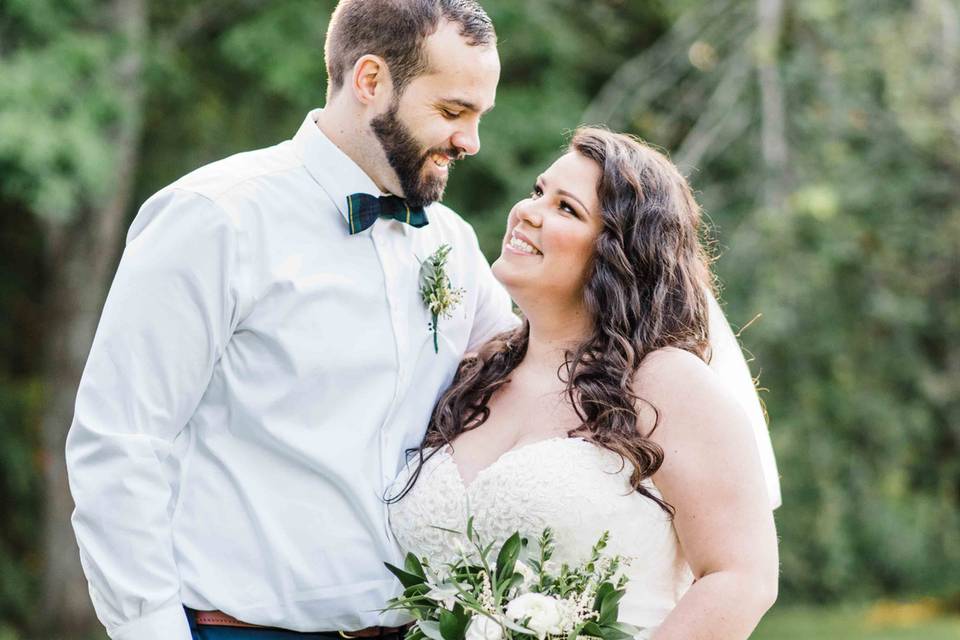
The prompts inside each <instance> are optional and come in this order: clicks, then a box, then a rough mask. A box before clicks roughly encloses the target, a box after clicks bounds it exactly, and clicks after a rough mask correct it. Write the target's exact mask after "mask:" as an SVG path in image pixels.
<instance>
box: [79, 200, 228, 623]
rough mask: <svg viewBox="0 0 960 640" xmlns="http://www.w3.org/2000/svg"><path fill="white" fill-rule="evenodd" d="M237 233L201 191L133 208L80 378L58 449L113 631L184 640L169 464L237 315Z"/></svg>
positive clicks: (89, 571) (98, 598) (84, 558)
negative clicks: (135, 211) (166, 462)
mask: <svg viewBox="0 0 960 640" xmlns="http://www.w3.org/2000/svg"><path fill="white" fill-rule="evenodd" d="M237 237H238V234H237V233H236V231H235V228H234V225H233V224H232V223H231V220H230V219H229V218H228V216H227V215H226V214H224V212H223V211H221V210H220V209H219V208H218V207H217V206H216V205H215V204H214V203H213V202H211V201H210V200H209V199H207V198H205V197H203V196H201V195H198V194H195V193H191V192H187V191H182V190H178V189H167V190H165V191H162V192H160V193H159V194H157V195H155V196H154V197H153V198H151V199H150V200H149V201H147V203H146V204H144V206H143V208H142V209H141V210H140V212H139V214H138V215H137V218H136V219H135V221H134V223H133V225H132V227H131V229H130V232H129V234H128V238H127V246H126V248H125V250H124V254H123V257H122V259H121V261H120V265H119V267H118V269H117V274H116V276H115V278H114V281H113V284H112V286H111V288H110V293H109V295H108V297H107V301H106V304H105V306H104V310H103V314H102V317H101V319H100V324H99V326H98V328H97V333H96V337H95V339H94V342H93V346H92V348H91V351H90V355H89V357H88V360H87V364H86V367H85V369H84V372H83V376H82V379H81V382H80V386H79V390H78V394H77V402H76V410H75V414H74V419H73V423H72V425H71V427H70V432H69V434H68V437H67V445H66V458H67V469H68V472H69V479H70V490H71V493H72V494H73V498H74V502H75V510H74V513H73V526H74V531H75V533H76V536H77V541H78V544H79V547H80V558H81V562H82V564H83V568H84V572H85V573H86V576H87V579H88V582H89V584H90V592H91V596H92V599H93V603H94V608H95V609H96V611H97V615H98V617H99V618H100V621H101V622H102V623H103V624H104V626H106V628H107V631H108V633H109V635H110V637H111V638H114V639H121V638H122V639H124V640H126V639H131V640H132V639H134V638H136V639H137V640H153V639H156V640H161V639H163V640H171V639H173V640H177V639H183V640H187V639H189V638H190V631H189V628H188V626H187V622H186V617H185V615H184V612H183V608H182V605H181V601H180V582H179V577H178V572H177V567H176V563H175V561H174V555H173V542H172V531H171V522H170V515H169V514H170V503H171V499H172V489H171V487H170V485H169V482H168V481H167V478H166V476H165V475H164V470H163V462H164V459H165V458H166V457H167V456H168V455H169V454H170V451H171V447H172V444H173V441H174V439H175V438H176V437H177V435H178V434H179V433H180V432H181V431H182V430H183V428H184V427H185V426H186V424H187V422H188V421H189V420H190V417H191V415H192V414H193V412H194V410H195V409H196V407H197V404H198V403H199V401H200V399H201V397H202V396H203V393H204V391H205V390H206V387H207V385H208V383H209V381H210V377H211V375H212V372H213V368H214V366H215V364H216V362H217V360H218V359H219V357H220V355H221V353H222V350H223V348H224V346H225V345H226V343H227V341H228V340H229V338H230V335H231V334H232V330H233V325H234V323H235V318H236V308H237V295H238V294H237V291H236V288H235V285H234V282H235V264H236V260H237V252H238V249H237V247H238V241H237Z"/></svg>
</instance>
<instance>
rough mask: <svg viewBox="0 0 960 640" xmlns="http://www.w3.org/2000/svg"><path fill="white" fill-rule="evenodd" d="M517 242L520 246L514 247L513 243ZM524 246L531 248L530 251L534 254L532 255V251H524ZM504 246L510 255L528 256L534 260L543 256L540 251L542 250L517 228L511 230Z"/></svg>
mask: <svg viewBox="0 0 960 640" xmlns="http://www.w3.org/2000/svg"><path fill="white" fill-rule="evenodd" d="M515 240H516V241H517V242H518V243H519V244H520V246H514V244H513V243H514V241H515ZM523 245H526V247H529V248H530V249H532V250H533V252H532V253H531V252H530V251H525V250H524V249H525V248H526V247H524V246H523ZM503 246H504V249H505V250H507V251H509V252H510V253H514V254H516V255H520V256H526V257H528V258H533V257H537V256H542V255H543V252H542V251H540V248H539V247H538V246H537V245H535V244H534V243H533V241H532V240H531V239H530V238H529V237H527V236H526V235H524V234H523V233H521V232H520V231H518V230H517V228H516V227H514V228H513V229H511V230H510V234H509V235H508V236H507V239H506V240H505V241H504V243H503Z"/></svg>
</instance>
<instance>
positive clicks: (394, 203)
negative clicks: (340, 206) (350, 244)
mask: <svg viewBox="0 0 960 640" xmlns="http://www.w3.org/2000/svg"><path fill="white" fill-rule="evenodd" d="M347 212H348V213H349V219H350V234H351V235H353V234H355V233H360V232H361V231H363V230H364V229H367V228H369V227H370V225H372V224H373V223H374V222H376V221H377V218H393V219H394V220H399V221H400V222H406V223H407V224H410V225H413V226H415V227H423V226H425V225H426V224H428V223H429V222H430V221H429V220H427V213H426V212H425V211H424V210H423V207H410V206H408V205H407V203H406V201H405V200H404V199H403V198H399V197H397V196H380V197H377V196H372V195H370V194H368V193H355V194H353V195H351V196H347Z"/></svg>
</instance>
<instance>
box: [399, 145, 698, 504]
mask: <svg viewBox="0 0 960 640" xmlns="http://www.w3.org/2000/svg"><path fill="white" fill-rule="evenodd" d="M569 150H571V151H575V152H577V153H579V154H581V155H583V156H584V157H586V158H588V159H590V160H593V161H594V162H596V163H597V165H598V166H599V167H600V168H601V172H602V175H601V177H600V181H599V183H598V185H597V194H598V196H599V200H600V208H601V212H602V216H603V229H602V231H601V232H600V234H599V237H598V238H597V242H596V252H595V255H594V257H593V264H592V270H591V274H590V277H589V279H588V281H587V284H586V287H585V289H584V294H583V296H584V303H585V305H586V308H587V310H588V312H589V313H590V316H591V318H592V319H593V333H592V335H591V336H590V337H589V339H587V340H586V341H585V342H583V343H582V344H580V345H579V346H578V347H577V348H576V349H575V350H572V351H568V352H567V353H566V354H565V363H564V365H562V366H561V368H560V370H559V371H558V375H559V376H560V377H561V379H562V380H563V381H564V382H565V383H566V396H567V399H568V400H569V402H570V405H571V406H572V407H573V409H574V411H575V412H576V413H577V416H578V417H579V419H580V421H581V424H580V426H579V427H578V428H576V429H574V430H573V431H571V433H570V435H574V434H576V435H580V436H583V437H585V438H587V439H589V440H591V441H592V442H594V443H595V444H597V445H598V446H601V447H604V448H606V449H609V450H611V451H614V452H616V453H618V454H620V456H622V458H623V459H625V460H629V461H630V462H631V463H632V465H633V474H632V476H631V478H630V482H631V484H632V485H633V487H634V488H635V489H636V491H638V492H640V493H641V494H643V495H645V496H647V497H649V498H650V499H651V500H654V501H655V502H657V503H658V504H659V505H660V506H661V507H663V508H664V509H665V510H666V511H668V512H669V513H671V514H672V512H673V510H672V507H670V505H668V504H666V503H665V502H664V501H663V500H661V499H660V498H658V497H657V496H655V495H653V494H652V493H650V492H649V491H648V490H647V489H646V487H644V486H643V485H642V482H643V480H645V479H646V478H649V477H650V476H651V475H653V474H654V473H655V472H656V471H657V470H658V469H659V468H660V465H661V464H662V463H663V450H662V449H661V448H660V447H659V446H658V445H657V444H656V443H654V442H653V441H652V440H650V438H649V436H650V435H651V434H652V433H653V430H654V429H655V428H656V426H657V423H658V422H659V414H658V413H657V411H656V407H652V405H650V406H651V407H652V408H653V411H654V416H655V417H654V421H653V425H652V426H651V428H650V430H649V431H648V432H647V434H646V435H643V434H641V433H640V432H639V431H638V429H637V421H638V418H639V408H640V403H643V402H644V400H643V399H642V398H640V397H639V396H637V395H636V394H635V393H634V391H633V384H632V383H633V379H634V374H635V373H636V372H637V369H638V368H639V367H640V363H641V362H643V359H644V358H645V357H646V356H647V355H648V354H649V353H651V352H653V351H656V350H657V349H662V348H664V347H676V348H679V349H684V350H686V351H689V352H690V353H693V354H694V355H696V356H698V357H699V358H701V359H702V360H704V361H708V360H709V339H708V318H707V299H706V295H707V293H708V291H711V290H712V287H713V280H712V277H711V274H710V269H709V260H708V257H707V252H706V251H705V249H704V246H703V244H701V241H700V237H699V236H700V207H699V206H698V205H697V202H696V200H695V199H694V197H693V194H692V192H691V190H690V186H689V185H688V184H687V181H686V180H685V179H684V177H683V176H682V175H681V174H680V172H679V171H678V170H677V168H676V167H675V166H674V165H673V163H672V162H670V160H668V159H667V158H666V156H664V155H663V154H662V153H660V152H659V151H657V150H656V149H654V148H653V147H651V146H649V145H647V144H646V143H644V142H643V141H641V140H639V139H637V138H634V137H632V136H628V135H625V134H619V133H612V132H610V131H607V130H604V129H598V128H592V127H584V128H580V129H578V130H577V131H576V132H575V133H574V135H573V138H572V139H571V142H570V147H569ZM529 336H530V325H529V324H528V322H527V321H524V322H523V324H522V326H521V327H519V328H518V329H516V330H514V331H510V332H506V333H503V334H500V335H498V336H496V337H495V338H493V339H492V340H490V341H489V342H487V343H486V344H485V345H484V346H483V347H482V348H481V349H480V350H479V352H478V353H476V354H475V355H470V356H467V357H466V358H465V359H464V360H463V361H462V362H461V363H460V366H459V368H458V369H457V372H456V375H455V377H454V379H453V382H452V384H451V386H450V388H449V389H447V391H446V392H445V393H444V394H443V395H442V396H441V397H440V399H439V401H438V402H437V404H436V406H435V407H434V409H433V415H432V416H431V418H430V424H429V426H428V428H427V433H426V435H425V437H424V440H423V443H422V444H421V446H420V447H419V449H415V450H412V451H411V452H409V453H411V454H412V453H417V454H418V455H419V464H418V466H417V468H416V469H415V471H414V472H413V473H412V474H411V475H410V478H409V480H408V481H407V483H406V485H405V486H404V487H403V489H402V491H401V492H400V493H399V494H398V495H396V496H394V497H392V498H390V499H389V500H388V501H390V502H395V501H398V500H400V499H402V498H403V496H405V495H406V494H407V493H408V492H409V491H410V489H412V488H413V485H414V484H415V483H416V481H417V478H418V477H419V473H420V469H421V468H422V465H423V463H424V462H425V460H426V459H429V457H430V456H431V455H433V454H434V453H435V452H436V450H438V449H439V448H440V447H441V446H443V445H446V444H450V443H451V442H452V441H453V440H454V439H455V438H456V437H457V436H458V435H459V434H461V433H463V432H464V431H467V430H470V429H475V428H477V427H478V426H480V425H481V424H483V423H484V422H485V421H486V420H487V418H488V417H489V415H490V409H489V407H488V403H489V402H490V398H491V397H493V394H494V393H496V392H497V390H498V389H500V388H501V387H502V386H503V385H505V384H507V383H508V382H509V381H510V374H511V372H512V371H513V370H514V369H515V368H516V367H517V365H518V364H520V362H521V361H522V360H523V358H524V355H525V354H526V351H527V343H528V340H529ZM647 404H648V405H649V403H647ZM425 450H426V451H427V455H426V456H424V451H425ZM431 450H432V451H431Z"/></svg>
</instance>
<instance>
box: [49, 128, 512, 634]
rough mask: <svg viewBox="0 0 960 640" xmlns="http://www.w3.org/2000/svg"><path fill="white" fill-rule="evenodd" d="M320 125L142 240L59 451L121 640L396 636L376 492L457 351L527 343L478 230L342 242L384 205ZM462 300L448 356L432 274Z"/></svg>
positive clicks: (248, 164)
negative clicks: (422, 264)
mask: <svg viewBox="0 0 960 640" xmlns="http://www.w3.org/2000/svg"><path fill="white" fill-rule="evenodd" d="M315 116H316V112H313V113H311V114H310V115H309V116H308V117H307V119H306V121H305V122H304V123H303V125H302V126H301V128H300V130H299V131H298V132H297V134H296V135H295V136H294V138H293V139H292V140H290V141H287V142H284V143H282V144H279V145H277V146H275V147H271V148H268V149H263V150H259V151H253V152H250V153H242V154H239V155H236V156H233V157H231V158H227V159H226V160H222V161H220V162H215V163H213V164H211V165H208V166H206V167H203V168H201V169H199V170H197V171H195V172H193V173H191V174H189V175H187V176H186V177H184V178H182V179H181V180H179V181H177V182H176V183H174V184H172V185H170V186H169V187H167V188H165V189H163V190H161V191H160V192H159V193H157V194H156V195H154V196H153V197H151V198H150V199H149V200H148V201H147V202H146V203H145V204H144V205H143V207H142V209H141V210H140V212H139V214H138V215H137V218H136V219H135V221H134V222H133V225H132V227H131V228H130V231H129V235H128V238H127V246H126V249H125V251H124V254H123V258H122V260H121V262H120V266H119V268H118V271H117V274H116V277H115V279H114V282H113V285H112V286H111V289H110V294H109V296H108V298H107V302H106V305H105V308H104V310H103V316H102V318H101V320H100V325H99V327H98V329H97V335H96V338H95V340H94V343H93V347H92V350H91V352H90V356H89V360H88V362H87V365H86V369H85V370H84V374H83V378H82V381H81V383H80V389H79V393H78V396H77V405H76V414H75V417H74V422H73V425H72V427H71V429H70V433H69V438H68V442H67V462H68V467H69V471H70V487H71V491H72V493H73V496H74V500H75V503H76V511H75V513H74V516H73V522H74V528H75V530H76V533H77V539H78V541H79V544H80V552H81V560H82V562H83V566H84V570H85V572H86V575H87V577H88V579H89V583H90V592H91V596H92V598H93V602H94V605H95V608H96V610H97V613H98V615H99V617H100V619H101V621H102V622H103V623H104V625H105V626H106V627H107V630H108V632H109V634H110V636H111V637H112V638H117V639H123V640H186V639H188V638H190V632H189V629H188V627H187V623H186V618H185V615H184V612H183V607H182V605H183V604H186V605H188V606H190V607H193V608H196V609H201V610H202V609H219V610H222V611H225V612H227V613H229V614H231V615H233V616H236V617H237V618H240V619H241V620H244V621H246V622H251V623H255V624H262V625H270V626H279V627H284V628H287V629H294V630H313V631H317V630H336V629H343V630H350V629H358V628H363V627H367V626H372V625H377V624H384V623H386V624H389V623H390V622H391V620H390V618H389V617H381V616H380V615H379V614H378V611H377V610H378V609H379V608H381V607H383V606H384V603H385V601H386V599H387V598H389V597H391V596H392V595H395V592H396V587H395V585H396V579H395V578H394V577H393V576H392V575H390V574H389V573H388V572H387V571H386V569H385V568H384V566H383V562H384V561H385V560H388V561H392V562H397V561H398V557H397V548H396V543H395V541H394V540H393V539H392V536H391V533H390V530H389V527H388V525H387V519H386V505H385V503H384V502H383V501H382V499H381V498H382V497H383V496H384V492H385V490H386V488H387V486H388V484H389V483H390V482H392V481H393V480H394V478H395V477H396V474H397V472H398V471H399V468H400V465H401V464H402V461H403V459H404V450H405V449H407V448H409V447H415V446H417V445H418V444H419V442H420V440H421V438H422V435H423V432H424V429H425V427H426V425H427V422H428V420H429V417H430V412H431V410H432V408H433V405H434V403H435V401H436V398H437V396H438V394H439V393H440V392H441V391H442V390H443V389H444V388H445V387H446V386H447V385H448V384H449V382H450V380H451V378H452V376H453V373H454V371H455V368H456V366H457V363H458V362H459V361H460V359H461V356H462V355H463V353H464V351H465V350H466V349H468V348H472V347H475V346H478V345H479V344H481V343H482V342H483V341H485V340H486V339H487V338H489V337H490V336H491V335H493V334H495V333H497V332H499V331H501V330H504V329H507V328H510V327H513V326H515V325H516V324H517V322H518V321H517V318H516V317H515V316H514V315H513V313H512V311H511V305H510V300H509V297H508V296H507V294H506V292H505V291H504V290H503V288H502V287H501V286H500V285H499V283H498V282H496V281H495V280H494V278H493V277H492V275H491V273H490V269H489V267H488V265H487V263H486V260H485V259H484V257H483V255H482V254H481V252H480V248H479V246H478V244H477V240H476V236H475V234H474V232H473V230H472V229H471V228H470V226H469V225H467V224H466V223H465V222H464V221H463V220H461V219H460V218H459V217H458V216H457V215H456V214H455V213H453V212H452V211H450V210H449V209H447V208H446V207H444V206H443V205H440V204H434V205H431V206H430V207H428V208H427V215H428V216H429V219H430V224H429V225H427V226H426V227H423V228H422V229H415V228H413V227H411V226H408V225H405V224H403V223H401V222H397V221H393V220H378V221H377V222H376V223H375V224H374V225H373V226H372V227H371V228H370V229H368V230H366V231H363V232H360V233H358V234H356V235H354V236H351V235H349V233H348V227H347V222H346V219H345V215H346V199H347V196H348V195H349V194H351V193H357V192H365V193H369V194H372V195H379V194H380V192H379V190H378V189H377V187H376V186H375V184H374V183H373V182H372V181H371V180H370V178H369V177H368V176H367V175H366V174H364V172H363V171H362V170H361V169H360V168H359V167H358V166H357V165H356V164H355V163H354V162H352V161H351V160H350V159H349V158H348V157H347V156H346V155H345V154H344V153H343V152H341V151H340V150H339V149H338V148H337V147H336V146H335V145H333V144H332V143H331V142H330V141H329V139H327V138H326V137H325V136H324V135H323V133H322V132H321V131H320V129H319V128H318V127H317V126H316V124H315V122H314V118H315ZM443 243H448V244H450V245H451V246H452V247H453V250H452V252H451V254H450V257H449V266H448V273H449V274H450V279H451V281H452V284H453V285H454V286H457V287H462V288H463V289H464V290H465V295H464V300H463V303H462V304H461V305H460V306H459V307H457V308H456V309H454V310H453V317H452V318H450V319H442V320H441V321H440V323H439V331H440V337H439V353H435V352H434V345H433V339H432V334H431V332H430V331H429V329H428V323H429V321H430V316H429V313H428V312H427V310H426V308H425V307H424V304H423V302H422V300H421V297H420V293H419V288H418V274H419V262H418V260H423V259H425V258H426V257H427V256H429V255H430V254H432V253H433V252H434V251H435V250H436V249H437V248H438V247H439V246H440V245H441V244H443Z"/></svg>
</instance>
